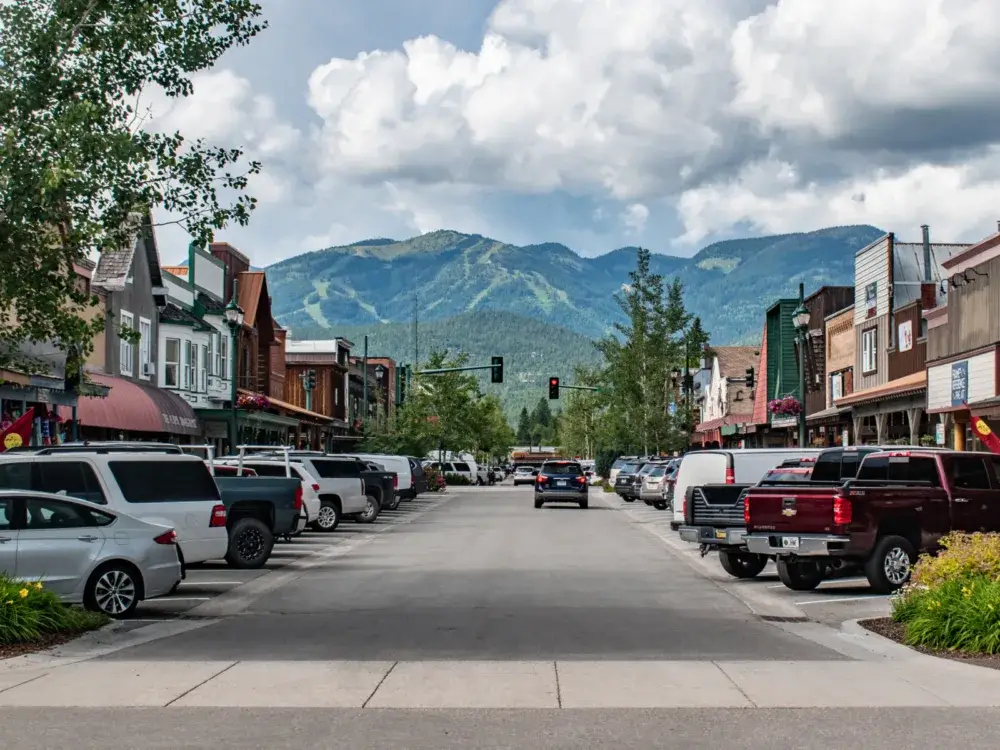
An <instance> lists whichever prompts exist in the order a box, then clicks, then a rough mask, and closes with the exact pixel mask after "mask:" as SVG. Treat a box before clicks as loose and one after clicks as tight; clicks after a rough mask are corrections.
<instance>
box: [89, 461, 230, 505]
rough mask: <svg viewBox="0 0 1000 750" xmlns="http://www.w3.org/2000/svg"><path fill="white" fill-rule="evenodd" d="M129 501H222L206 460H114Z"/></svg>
mask: <svg viewBox="0 0 1000 750" xmlns="http://www.w3.org/2000/svg"><path fill="white" fill-rule="evenodd" d="M108 468H110V469H111V474H112V476H114V478H115V481H116V482H117V483H118V487H119V488H120V489H121V493H122V496H123V497H124V498H125V500H126V502H129V503H207V502H215V503H217V502H219V488H218V487H216V486H215V480H214V479H212V475H211V474H209V472H208V467H207V466H205V464H204V462H202V461H110V462H109V463H108Z"/></svg>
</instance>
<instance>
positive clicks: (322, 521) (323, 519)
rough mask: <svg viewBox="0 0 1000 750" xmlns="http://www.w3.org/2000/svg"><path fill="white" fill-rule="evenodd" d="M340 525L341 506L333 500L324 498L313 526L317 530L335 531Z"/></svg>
mask: <svg viewBox="0 0 1000 750" xmlns="http://www.w3.org/2000/svg"><path fill="white" fill-rule="evenodd" d="M339 525H340V506H338V505H337V504H336V503H334V502H333V501H332V500H324V501H323V504H322V505H321V506H320V508H319V513H318V514H317V515H316V521H315V522H314V523H313V528H314V529H316V531H333V530H334V529H336V528H337V527H338V526H339Z"/></svg>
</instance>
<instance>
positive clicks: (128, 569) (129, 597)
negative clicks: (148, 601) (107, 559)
mask: <svg viewBox="0 0 1000 750" xmlns="http://www.w3.org/2000/svg"><path fill="white" fill-rule="evenodd" d="M141 598H142V579H141V578H140V576H139V574H138V572H137V571H136V570H135V568H133V567H132V566H131V565H126V564H124V563H108V564H107V565H102V566H101V567H99V568H98V569H97V570H95V571H94V572H93V573H92V574H91V576H90V579H89V580H88V581H87V586H86V587H85V588H84V592H83V604H84V606H85V607H86V608H87V609H89V610H91V611H92V612H103V613H104V614H106V615H108V616H109V617H113V618H115V619H116V620H120V619H122V618H124V617H128V616H129V615H131V614H132V613H133V612H135V608H136V607H137V606H139V600H140V599H141Z"/></svg>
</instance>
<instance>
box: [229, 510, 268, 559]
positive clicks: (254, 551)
mask: <svg viewBox="0 0 1000 750" xmlns="http://www.w3.org/2000/svg"><path fill="white" fill-rule="evenodd" d="M273 548H274V534H273V533H271V530H270V529H269V528H267V524H265V523H264V522H263V521H261V520H260V519H259V518H240V519H239V520H238V521H236V523H234V524H233V527H232V528H231V529H230V530H229V550H228V551H227V552H226V562H227V563H229V566H230V567H232V568H239V569H241V570H257V569H259V568H263V567H264V564H265V563H266V562H267V560H268V558H269V557H270V556H271V550H272V549H273Z"/></svg>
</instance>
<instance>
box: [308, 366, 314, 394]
mask: <svg viewBox="0 0 1000 750" xmlns="http://www.w3.org/2000/svg"><path fill="white" fill-rule="evenodd" d="M306 388H308V389H309V390H310V391H315V390H316V371H315V370H309V372H308V373H306Z"/></svg>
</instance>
